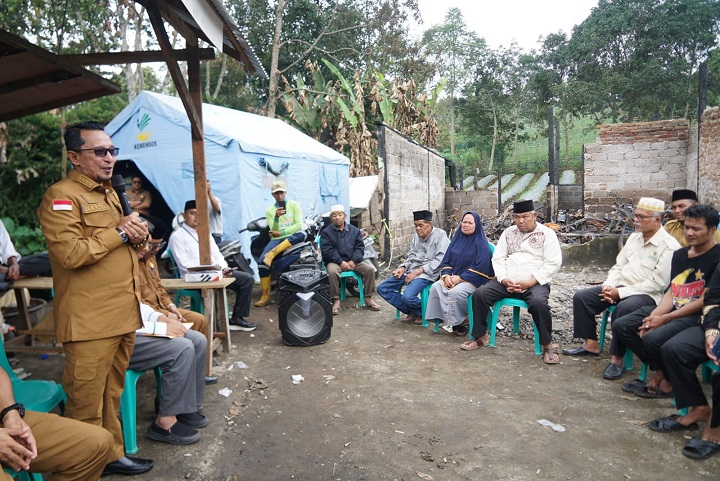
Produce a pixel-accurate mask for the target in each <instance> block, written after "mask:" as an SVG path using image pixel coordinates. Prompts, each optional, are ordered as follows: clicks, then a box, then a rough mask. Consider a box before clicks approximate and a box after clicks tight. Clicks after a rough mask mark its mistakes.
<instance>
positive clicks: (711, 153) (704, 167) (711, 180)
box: [698, 107, 720, 208]
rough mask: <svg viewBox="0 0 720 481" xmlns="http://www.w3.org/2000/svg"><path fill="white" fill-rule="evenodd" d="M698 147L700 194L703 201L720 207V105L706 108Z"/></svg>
mask: <svg viewBox="0 0 720 481" xmlns="http://www.w3.org/2000/svg"><path fill="white" fill-rule="evenodd" d="M701 126H702V127H701V129H700V145H699V147H698V155H699V164H698V177H699V182H698V184H699V185H698V196H699V197H700V201H701V202H703V203H707V204H711V205H714V206H715V207H716V208H717V207H720V107H712V108H707V109H705V112H703V116H702V123H701Z"/></svg>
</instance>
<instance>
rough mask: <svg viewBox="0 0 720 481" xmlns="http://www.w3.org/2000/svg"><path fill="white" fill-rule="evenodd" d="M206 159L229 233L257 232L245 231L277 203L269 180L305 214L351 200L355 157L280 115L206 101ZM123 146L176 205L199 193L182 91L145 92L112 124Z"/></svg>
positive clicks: (246, 242)
mask: <svg viewBox="0 0 720 481" xmlns="http://www.w3.org/2000/svg"><path fill="white" fill-rule="evenodd" d="M202 115H203V124H204V135H205V165H206V172H207V178H208V180H210V182H211V183H212V186H213V192H214V193H215V195H217V196H218V197H219V198H220V200H221V201H222V214H223V224H224V234H223V238H227V239H237V238H241V240H242V242H243V247H244V251H245V252H246V253H247V252H250V237H249V234H247V233H245V234H243V235H242V236H240V235H239V234H238V230H240V229H242V228H244V227H245V226H246V225H247V223H248V222H249V221H251V220H253V219H256V218H258V217H262V216H264V215H265V209H266V208H267V206H269V205H271V204H272V203H273V202H274V199H273V198H272V196H271V195H270V184H271V183H272V182H274V181H275V180H283V181H285V182H286V183H287V188H288V193H287V199H288V200H297V201H298V202H300V205H301V207H302V211H303V216H307V215H308V214H321V213H323V212H327V211H328V210H330V206H332V205H333V204H343V205H345V206H348V205H349V194H348V179H349V172H350V161H349V160H348V159H347V157H345V156H344V155H342V154H340V153H338V152H336V151H334V150H332V149H331V148H329V147H327V146H325V145H323V144H321V143H319V142H317V141H315V140H314V139H312V138H311V137H308V136H307V135H305V134H303V133H302V132H300V131H299V130H297V129H295V128H294V127H292V126H290V125H288V124H286V123H285V122H283V121H281V120H278V119H270V118H268V117H262V116H259V115H254V114H250V113H247V112H240V111H238V110H232V109H228V108H225V107H218V106H216V105H210V104H203V113H202ZM105 130H106V132H107V133H108V135H109V136H110V137H111V138H112V141H113V144H114V145H115V146H116V147H119V148H120V154H119V155H118V160H119V161H121V160H131V161H133V162H134V163H135V165H137V167H138V168H139V169H140V171H141V172H142V173H143V175H144V176H145V177H147V179H148V180H149V181H150V182H151V183H152V184H153V185H154V186H155V188H157V189H158V191H159V192H160V193H161V194H162V196H163V198H164V199H165V202H166V203H167V204H168V206H169V207H170V209H172V211H173V212H176V213H177V212H180V211H182V209H183V206H184V205H185V201H187V200H189V199H192V198H194V197H195V195H194V192H195V190H194V184H193V179H194V173H193V158H192V148H191V137H190V123H189V121H188V118H187V115H186V113H185V110H184V108H183V106H182V102H181V101H180V99H179V98H176V97H169V96H167V95H161V94H156V93H151V92H145V91H143V92H141V93H140V95H138V96H137V97H136V98H135V100H133V101H132V103H130V105H128V106H127V107H126V108H125V109H124V110H123V111H122V112H120V113H119V114H118V115H117V117H115V118H114V119H113V120H112V121H111V122H110V123H109V124H108V125H107V127H106V129H105Z"/></svg>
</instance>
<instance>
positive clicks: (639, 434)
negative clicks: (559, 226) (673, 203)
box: [20, 273, 720, 481]
mask: <svg viewBox="0 0 720 481" xmlns="http://www.w3.org/2000/svg"><path fill="white" fill-rule="evenodd" d="M569 275H572V273H570V274H569ZM569 296H571V293H569V294H568V295H567V296H565V298H566V299H569ZM374 299H375V300H376V301H377V302H378V304H380V305H381V306H382V308H383V309H382V311H381V312H379V313H378V312H370V311H367V310H365V309H361V308H359V307H357V301H356V300H355V299H349V300H348V301H346V302H345V304H344V309H343V310H342V312H341V313H340V315H338V316H336V317H335V320H334V321H335V324H334V327H333V330H332V337H331V338H330V340H329V341H328V342H327V343H326V344H324V345H319V346H312V347H287V346H285V345H284V344H283V343H282V340H281V338H280V332H279V329H278V319H277V317H278V316H277V309H276V308H275V309H273V308H267V309H265V308H263V309H258V308H253V309H252V312H251V316H250V318H251V319H252V320H253V321H256V322H257V323H258V325H259V327H258V329H257V330H256V331H255V332H254V333H252V334H254V335H253V336H251V335H250V334H249V333H245V332H233V333H232V336H233V337H232V340H233V346H234V348H233V351H232V352H231V353H224V354H221V355H219V356H217V361H218V362H219V366H217V367H216V368H215V373H216V374H217V375H218V376H219V377H220V381H219V383H218V384H216V385H214V386H208V389H207V392H206V397H205V403H204V413H205V414H206V415H207V416H209V418H210V425H209V426H208V427H206V428H204V429H203V430H202V436H203V438H202V440H201V441H200V442H199V443H197V444H194V445H191V446H187V447H176V446H170V445H166V444H162V443H157V442H154V441H151V440H149V439H147V438H146V437H145V436H144V432H145V429H146V428H147V426H148V425H149V424H150V422H151V421H152V419H153V416H154V414H153V410H152V409H153V408H152V407H153V396H154V379H153V376H152V375H150V374H147V375H145V376H144V377H143V378H141V379H140V381H139V386H138V392H139V393H140V395H141V398H140V399H139V400H138V444H139V446H140V452H139V453H138V455H139V456H143V457H149V458H152V459H154V460H155V462H156V467H155V468H154V469H153V470H152V471H151V472H150V473H148V474H147V475H144V476H141V477H138V479H151V480H180V479H189V480H213V481H214V480H315V479H319V480H405V481H409V480H414V479H425V480H430V479H434V480H476V479H484V480H538V479H540V480H574V479H594V480H614V481H616V480H619V479H620V480H622V479H629V480H633V479H636V480H650V479H654V480H658V479H660V480H665V479H667V480H671V479H672V480H675V479H692V480H703V479H717V472H718V468H719V467H720V456H718V457H715V458H711V459H709V460H706V461H694V460H691V459H688V458H686V457H685V456H683V455H682V454H681V452H680V451H681V448H682V446H683V445H684V444H685V443H686V442H687V440H688V439H689V438H690V436H692V435H700V433H701V431H697V432H690V433H687V432H686V433H673V434H659V433H655V432H653V431H651V430H650V429H648V427H647V425H646V423H647V422H648V421H650V420H652V419H655V418H658V417H661V416H665V415H669V414H672V413H673V412H674V408H673V404H672V401H671V400H668V399H664V400H647V399H641V398H638V397H636V396H633V395H631V394H627V393H624V392H622V391H621V390H620V384H621V382H619V381H606V380H604V379H603V378H602V371H603V369H604V368H605V366H606V364H607V359H608V355H607V352H605V353H603V355H601V356H600V358H599V359H598V358H594V359H587V358H570V357H567V356H561V361H562V363H561V364H559V365H554V366H547V365H545V364H543V363H542V362H541V360H540V358H539V357H536V356H535V355H534V354H533V341H532V337H531V336H532V328H531V327H530V324H529V323H528V321H527V319H526V317H527V313H524V314H523V317H524V321H523V331H524V332H527V333H529V334H530V337H528V336H525V335H522V336H510V335H505V336H502V337H499V338H498V343H497V347H496V348H494V349H490V348H483V349H480V350H477V351H473V352H464V351H461V350H460V349H459V345H460V343H461V339H460V338H458V337H457V336H455V335H453V334H449V333H446V332H444V331H440V333H433V332H432V329H424V328H422V327H418V326H411V325H407V324H404V323H402V322H399V321H395V320H394V315H395V311H394V309H391V308H390V306H389V305H388V304H386V303H385V302H383V301H382V299H380V298H379V297H378V296H375V297H374ZM563 302H564V301H563ZM509 324H510V323H509V322H506V325H509ZM571 326H572V321H571V319H567V318H565V319H558V320H557V321H556V328H557V329H565V330H567V329H568V328H571ZM20 358H21V360H22V363H21V365H22V366H23V367H24V368H25V369H26V370H27V371H30V372H32V373H33V375H32V378H33V379H42V378H52V379H55V380H59V379H60V373H61V369H62V357H60V356H50V357H49V359H47V360H40V358H39V356H38V355H28V354H26V355H21V356H20ZM235 361H243V362H244V363H245V364H246V365H247V366H248V368H247V369H238V368H236V367H233V368H232V369H230V366H232V365H233V363H234V362H235ZM636 368H639V362H638V361H637V359H636ZM293 374H301V375H302V376H303V377H304V379H305V380H304V381H303V382H301V383H299V384H293V383H292V379H291V376H292V375H293ZM636 376H637V371H635V372H632V373H627V374H626V375H625V378H624V379H625V380H630V379H632V378H633V377H636ZM705 387H706V389H708V387H709V386H705ZM223 388H229V389H231V390H232V394H231V395H230V396H229V397H223V396H221V395H220V394H218V391H219V390H220V389H223ZM708 391H709V389H708ZM541 419H546V420H549V421H550V422H552V423H555V424H558V425H561V426H562V427H564V428H565V431H564V432H556V431H555V430H553V429H552V428H551V427H546V426H543V425H541V424H539V423H538V420H541ZM103 479H107V480H108V481H112V480H113V479H118V480H119V479H127V478H123V477H120V476H118V477H107V478H103Z"/></svg>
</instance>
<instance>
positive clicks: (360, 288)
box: [340, 271, 365, 307]
mask: <svg viewBox="0 0 720 481" xmlns="http://www.w3.org/2000/svg"><path fill="white" fill-rule="evenodd" d="M351 277H354V278H355V280H356V281H357V286H358V293H359V294H360V307H365V287H364V286H363V281H362V277H360V276H359V275H358V274H356V273H355V272H354V271H344V272H341V273H340V302H342V301H344V300H345V281H346V280H347V279H348V278H351Z"/></svg>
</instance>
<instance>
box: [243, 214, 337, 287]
mask: <svg viewBox="0 0 720 481" xmlns="http://www.w3.org/2000/svg"><path fill="white" fill-rule="evenodd" d="M323 226H324V219H323V217H322V216H312V215H310V216H307V217H306V218H305V222H304V225H303V229H302V230H301V231H300V232H302V233H303V234H304V236H305V240H304V241H302V242H299V243H297V244H295V245H293V246H291V247H289V248H288V249H286V250H284V251H283V252H281V253H280V254H279V255H278V256H277V257H276V258H275V260H274V261H273V264H274V263H276V262H278V261H281V262H279V264H280V265H286V266H287V269H285V270H293V269H320V266H321V262H322V259H321V257H320V253H319V250H318V248H317V246H318V243H317V239H318V237H319V236H320V230H321V229H322V228H323ZM246 231H249V232H257V235H256V236H254V237H253V238H252V240H251V241H250V254H251V255H252V257H253V259H255V262H256V263H258V264H259V263H260V262H262V259H260V256H261V255H262V253H263V251H264V250H265V246H267V245H268V243H269V242H270V240H271V239H270V226H269V224H268V221H267V219H266V218H265V217H260V218H257V219H255V220H252V221H250V222H248V225H247V227H246V228H245V229H241V230H240V231H239V233H241V234H242V233H243V232H246ZM280 274H282V272H278V271H277V270H276V269H273V270H272V275H271V276H272V279H273V281H274V280H276V279H277V277H278V276H279V275H280Z"/></svg>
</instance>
